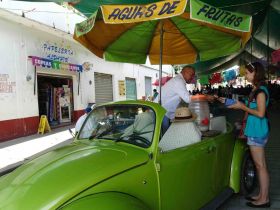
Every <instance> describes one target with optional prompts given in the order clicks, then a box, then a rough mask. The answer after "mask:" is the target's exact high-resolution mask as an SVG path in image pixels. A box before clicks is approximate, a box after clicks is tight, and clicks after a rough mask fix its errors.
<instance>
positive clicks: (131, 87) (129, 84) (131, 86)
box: [125, 77, 137, 100]
mask: <svg viewBox="0 0 280 210" xmlns="http://www.w3.org/2000/svg"><path fill="white" fill-rule="evenodd" d="M125 86H126V99H127V100H137V91H136V80H135V79H134V78H127V77H126V78H125Z"/></svg>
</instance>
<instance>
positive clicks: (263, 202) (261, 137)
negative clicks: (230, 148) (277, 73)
mask: <svg viewBox="0 0 280 210" xmlns="http://www.w3.org/2000/svg"><path fill="white" fill-rule="evenodd" d="M245 68H246V74H245V78H246V80H247V81H248V82H251V83H252V85H253V90H252V92H251V94H250V96H249V101H248V103H247V104H246V105H245V104H243V103H241V102H239V101H237V103H236V104H234V105H231V106H229V108H233V109H242V110H243V111H245V112H247V113H248V117H247V121H246V127H245V132H244V134H245V136H246V137H247V144H248V145H249V148H250V152H251V155H252V158H253V160H254V163H255V166H256V169H257V173H258V178H259V184H260V191H259V194H258V195H256V196H253V197H246V199H248V200H250V201H251V202H248V203H247V205H248V206H250V207H259V208H266V207H269V206H270V201H269V195H268V193H269V174H268V170H267V166H266V160H265V152H264V146H265V144H266V143H267V140H268V136H269V125H268V119H267V117H266V109H267V106H268V102H269V93H268V91H267V88H266V86H265V70H264V67H263V65H262V64H261V63H259V62H255V63H249V64H248V65H246V66H245Z"/></svg>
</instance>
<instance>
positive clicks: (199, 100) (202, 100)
mask: <svg viewBox="0 0 280 210" xmlns="http://www.w3.org/2000/svg"><path fill="white" fill-rule="evenodd" d="M189 109H190V110H191V111H192V112H193V113H195V114H196V115H197V118H196V121H195V122H196V124H197V126H198V128H199V130H200V131H208V130H209V123H210V110H209V105H208V101H207V98H206V96H205V95H194V96H192V97H191V102H190V104H189Z"/></svg>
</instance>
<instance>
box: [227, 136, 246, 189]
mask: <svg viewBox="0 0 280 210" xmlns="http://www.w3.org/2000/svg"><path fill="white" fill-rule="evenodd" d="M247 150H248V146H247V145H246V141H244V140H242V139H237V140H236V141H235V145H234V150H233V156H232V162H231V172H230V187H231V188H232V189H233V190H234V192H235V193H238V192H239V191H240V178H241V168H242V162H243V158H244V155H245V153H246V151H247Z"/></svg>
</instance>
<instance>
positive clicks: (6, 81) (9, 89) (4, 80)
mask: <svg viewBox="0 0 280 210" xmlns="http://www.w3.org/2000/svg"><path fill="white" fill-rule="evenodd" d="M15 86H16V82H11V81H10V78H9V74H0V93H14V92H15V91H16V90H15Z"/></svg>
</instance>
